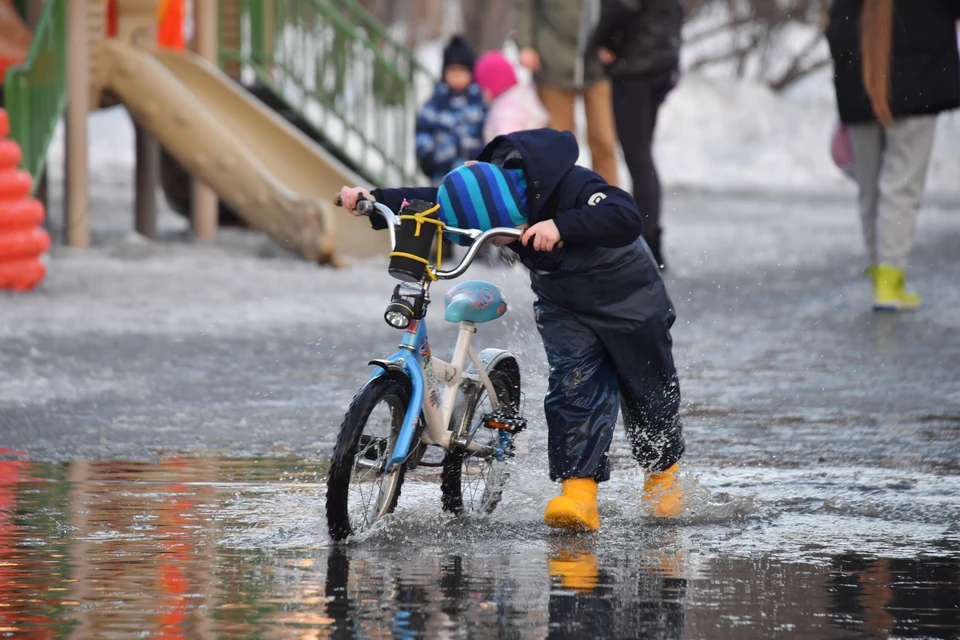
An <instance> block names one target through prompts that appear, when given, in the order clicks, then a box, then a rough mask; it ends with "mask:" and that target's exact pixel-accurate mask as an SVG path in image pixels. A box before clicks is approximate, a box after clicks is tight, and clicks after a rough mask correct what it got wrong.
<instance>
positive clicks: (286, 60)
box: [220, 0, 435, 185]
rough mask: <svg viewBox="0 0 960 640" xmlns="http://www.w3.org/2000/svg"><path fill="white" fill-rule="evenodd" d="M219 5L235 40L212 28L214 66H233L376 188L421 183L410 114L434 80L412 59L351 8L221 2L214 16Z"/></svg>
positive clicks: (283, 0)
mask: <svg viewBox="0 0 960 640" xmlns="http://www.w3.org/2000/svg"><path fill="white" fill-rule="evenodd" d="M228 1H229V2H230V4H231V9H234V10H236V11H237V12H238V16H234V18H238V19H234V20H231V23H232V24H234V26H235V28H239V30H240V33H239V34H236V33H234V34H231V35H232V37H225V34H224V33H223V29H221V34H220V61H221V64H229V63H230V62H233V63H237V62H239V63H240V65H241V67H242V68H243V72H242V75H243V76H244V79H245V80H249V76H250V74H252V75H253V76H254V77H255V78H256V80H257V81H258V82H259V83H261V84H263V85H265V86H267V87H268V88H270V89H271V90H272V91H273V92H274V93H276V94H277V95H278V96H280V97H282V98H283V99H284V100H285V101H286V102H287V103H289V104H290V105H291V106H293V107H294V108H295V109H296V110H297V111H298V112H299V113H300V115H301V116H302V117H303V118H305V119H306V120H307V121H308V122H309V123H310V124H311V125H312V126H314V127H315V128H316V129H317V130H318V131H319V132H320V133H321V134H322V135H323V137H324V139H325V140H326V142H327V143H329V144H330V145H333V146H334V147H336V148H337V149H338V150H340V152H341V153H342V155H343V156H344V157H346V158H349V159H350V161H351V163H352V164H354V165H355V166H357V167H358V168H359V169H360V171H361V173H363V174H364V175H366V176H368V177H369V178H370V179H371V180H372V181H373V182H375V183H376V184H378V185H397V184H415V183H417V182H420V181H421V180H422V178H421V177H420V176H419V171H418V169H417V162H416V157H415V152H414V138H415V133H416V115H417V111H418V109H419V106H420V103H421V102H422V101H423V100H424V99H426V97H427V95H429V92H430V91H431V90H432V89H433V86H434V83H435V77H434V76H433V75H432V74H431V73H429V72H428V71H427V70H426V69H424V68H423V67H422V66H421V65H420V63H419V62H418V61H417V58H416V56H415V54H414V53H413V52H412V51H410V50H409V49H407V48H406V47H404V46H403V45H401V44H399V43H398V42H397V41H396V40H395V39H394V38H392V37H391V36H390V34H389V32H388V31H387V30H386V29H385V28H384V27H383V26H382V25H380V24H379V23H378V22H377V20H376V19H375V18H374V17H373V16H371V15H370V14H369V13H367V12H366V11H365V10H364V9H363V8H362V7H361V6H360V5H359V4H357V3H356V2H355V1H354V0H221V11H223V9H224V8H225V5H226V4H227V2H228ZM221 15H222V14H221ZM220 22H221V24H222V23H223V20H221V21H220Z"/></svg>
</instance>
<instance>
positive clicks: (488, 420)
mask: <svg viewBox="0 0 960 640" xmlns="http://www.w3.org/2000/svg"><path fill="white" fill-rule="evenodd" d="M482 420H483V426H485V427H487V428H488V429H499V430H501V431H506V432H507V433H510V434H515V433H520V432H521V431H523V430H524V429H526V428H527V421H526V419H524V418H522V417H520V416H511V415H507V414H505V413H501V412H500V411H494V412H492V413H487V414H484V416H483V418H482Z"/></svg>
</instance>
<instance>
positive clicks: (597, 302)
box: [339, 129, 684, 530]
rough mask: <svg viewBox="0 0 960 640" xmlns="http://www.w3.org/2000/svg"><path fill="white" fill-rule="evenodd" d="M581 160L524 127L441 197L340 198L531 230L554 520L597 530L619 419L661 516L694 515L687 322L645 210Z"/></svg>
mask: <svg viewBox="0 0 960 640" xmlns="http://www.w3.org/2000/svg"><path fill="white" fill-rule="evenodd" d="M578 156H579V148H578V146H577V141H576V138H575V137H574V136H573V135H572V134H571V133H569V132H559V131H554V130H552V129H534V130H530V131H521V132H518V133H512V134H509V135H505V136H500V137H497V138H495V139H494V140H492V141H491V142H490V144H488V145H487V146H486V147H485V148H484V149H483V151H482V152H481V153H480V155H479V157H478V162H474V163H470V164H468V165H465V166H461V167H458V168H456V169H454V170H453V171H451V172H450V173H448V174H447V175H446V176H445V177H444V178H443V181H442V182H441V184H440V186H439V188H435V187H422V188H420V187H410V188H400V189H375V190H374V191H372V192H369V193H368V192H367V191H365V190H364V189H362V188H359V187H344V188H343V189H342V190H341V192H340V195H339V197H340V200H341V201H342V204H343V206H344V207H346V208H347V209H349V210H350V211H351V212H353V213H354V214H355V215H357V211H356V208H357V202H358V200H359V199H360V198H361V197H363V198H366V199H369V200H376V201H379V202H381V203H383V204H385V205H386V206H388V207H389V208H391V209H393V210H394V211H397V210H399V209H400V208H401V205H402V204H403V202H404V201H412V200H424V201H427V202H432V203H436V204H439V205H440V211H439V214H440V219H441V220H442V221H443V222H444V223H446V224H449V225H451V226H453V227H459V228H471V229H480V230H486V229H491V228H494V227H502V226H507V227H517V228H521V229H524V233H523V236H522V238H521V239H520V240H519V241H517V242H514V243H512V244H511V245H509V246H510V248H511V249H513V250H514V251H515V252H516V253H517V254H518V255H519V256H520V258H521V261H522V262H523V264H524V265H526V266H527V267H528V268H529V269H530V279H531V286H532V288H533V291H534V293H535V294H536V296H537V299H536V302H535V303H534V312H535V317H536V322H537V328H538V330H539V331H540V335H541V337H542V339H543V345H544V349H545V350H546V354H547V360H548V362H549V364H550V377H549V389H548V392H547V396H546V398H545V400H544V408H545V413H546V419H547V428H548V445H549V461H550V478H551V480H554V481H557V480H560V481H561V483H562V493H561V495H559V496H557V497H555V498H553V499H552V500H550V502H549V503H548V504H547V507H546V511H545V513H544V521H545V522H546V523H547V524H548V525H549V526H551V527H555V528H560V529H572V530H596V529H598V528H599V527H600V516H599V513H598V510H597V487H598V483H600V482H603V481H605V480H607V479H608V478H609V476H610V468H609V460H608V454H609V449H610V443H611V441H612V439H613V430H614V426H615V424H616V419H617V412H618V410H622V412H623V418H624V424H625V426H626V431H627V436H628V438H629V441H630V443H631V447H632V451H633V456H634V458H635V459H636V460H637V462H638V463H639V464H640V466H641V467H642V468H643V469H644V470H645V471H646V472H647V474H648V475H647V478H646V480H645V482H644V486H643V496H642V499H643V501H644V502H645V503H646V504H648V505H649V506H650V508H651V510H652V512H653V513H654V514H655V515H658V516H661V517H672V516H676V515H678V514H679V513H680V511H681V510H682V509H683V494H682V492H681V488H680V486H679V484H678V482H677V479H676V475H677V473H678V472H679V460H680V457H681V456H682V454H683V451H684V441H683V432H682V426H681V422H680V418H679V406H680V383H679V380H678V377H677V372H676V368H675V366H674V362H673V354H672V345H673V341H672V338H671V336H670V328H671V326H672V325H673V323H674V320H675V319H676V313H675V311H674V307H673V303H672V302H671V301H670V297H669V296H668V295H667V291H666V288H665V286H664V282H663V279H662V278H661V276H660V270H659V268H658V267H657V264H656V262H655V261H654V258H653V256H652V254H651V253H650V250H649V248H647V246H646V244H644V241H643V239H642V238H641V235H640V233H641V227H642V223H641V216H640V212H639V211H638V210H637V206H636V204H635V203H634V201H633V199H632V198H631V197H630V196H629V195H628V194H627V193H626V192H624V191H623V190H621V189H619V188H617V187H613V186H611V185H609V184H607V182H606V181H604V179H603V178H601V177H600V176H599V175H598V174H596V173H594V172H593V171H590V170H588V169H585V168H583V167H579V166H576V161H577V158H578ZM372 222H373V226H374V228H383V227H384V225H385V223H384V222H383V221H382V220H380V219H376V218H373V219H372ZM547 252H549V253H547Z"/></svg>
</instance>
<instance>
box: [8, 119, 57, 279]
mask: <svg viewBox="0 0 960 640" xmlns="http://www.w3.org/2000/svg"><path fill="white" fill-rule="evenodd" d="M9 134H10V120H9V119H8V118H7V112H6V111H4V110H2V109H0V289H13V290H15V291H28V290H30V289H33V288H34V287H35V286H37V285H38V284H39V283H40V281H41V280H43V277H44V275H46V268H45V267H44V266H43V263H42V262H41V261H40V255H41V254H42V253H44V252H45V251H47V249H49V248H50V236H49V235H47V232H46V231H44V230H43V229H42V228H41V227H40V223H41V222H43V217H44V215H45V212H44V209H43V204H41V203H40V201H39V200H37V199H36V198H31V197H30V192H31V191H32V189H33V180H32V178H31V177H30V174H29V173H28V172H27V171H24V170H22V169H18V168H17V165H19V164H20V157H21V152H20V147H19V145H17V143H16V142H14V141H13V140H10V139H8V138H7V136H8V135H9Z"/></svg>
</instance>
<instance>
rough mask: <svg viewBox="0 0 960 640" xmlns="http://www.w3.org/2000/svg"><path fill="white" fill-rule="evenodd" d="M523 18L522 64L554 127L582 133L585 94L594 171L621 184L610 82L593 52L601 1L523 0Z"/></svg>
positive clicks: (519, 30)
mask: <svg viewBox="0 0 960 640" xmlns="http://www.w3.org/2000/svg"><path fill="white" fill-rule="evenodd" d="M517 14H518V17H519V19H518V24H517V34H516V43H517V46H518V47H520V64H522V65H523V66H524V67H526V68H528V69H530V70H531V71H533V77H534V80H535V82H536V84H537V93H538V95H539V96H540V101H541V102H542V103H543V106H544V107H546V109H547V112H548V113H549V114H550V124H549V126H550V128H552V129H557V130H559V131H570V132H572V133H574V134H576V131H575V129H576V124H575V120H574V105H575V104H576V101H577V97H578V96H580V95H582V96H583V106H584V111H585V113H586V117H587V146H589V147H590V155H591V157H592V159H593V170H594V171H595V172H597V173H599V174H600V175H601V176H602V177H603V179H604V180H606V181H607V182H608V183H609V184H611V185H614V186H616V184H617V137H616V132H615V130H614V125H613V111H612V109H611V105H610V93H611V89H610V81H609V79H607V78H606V77H605V76H604V73H603V65H602V64H600V61H599V60H598V59H597V55H596V51H595V50H590V48H589V47H590V35H591V33H592V32H593V28H594V26H595V25H596V23H597V19H598V18H599V15H600V0H518V2H517Z"/></svg>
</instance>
